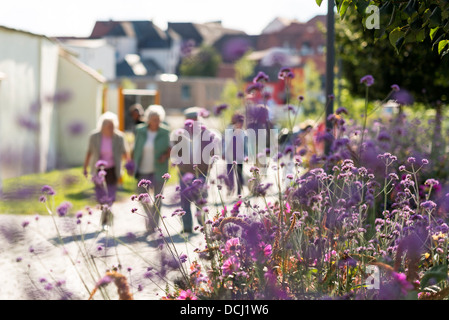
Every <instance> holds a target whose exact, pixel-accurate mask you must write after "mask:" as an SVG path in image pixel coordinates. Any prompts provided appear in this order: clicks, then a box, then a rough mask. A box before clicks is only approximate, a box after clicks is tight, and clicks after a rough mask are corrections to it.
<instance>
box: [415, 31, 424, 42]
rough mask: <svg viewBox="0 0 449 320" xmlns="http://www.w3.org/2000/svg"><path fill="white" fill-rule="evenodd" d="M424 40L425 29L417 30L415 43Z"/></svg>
mask: <svg viewBox="0 0 449 320" xmlns="http://www.w3.org/2000/svg"><path fill="white" fill-rule="evenodd" d="M425 38H426V30H425V29H421V30H419V31H418V33H417V34H416V41H417V42H423V41H424V39H425Z"/></svg>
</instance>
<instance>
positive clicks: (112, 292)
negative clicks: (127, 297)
mask: <svg viewBox="0 0 449 320" xmlns="http://www.w3.org/2000/svg"><path fill="white" fill-rule="evenodd" d="M220 172H222V171H221V169H219V170H215V171H214V172H211V177H215V178H216V177H217V175H218V174H219V173H220ZM273 176H274V175H273V174H270V173H268V174H267V178H268V179H269V180H270V179H271V178H270V177H273ZM211 179H212V180H213V179H214V178H211ZM273 182H274V181H273ZM174 188H175V187H174V186H173V187H168V188H166V189H165V190H164V197H165V199H164V205H163V206H162V211H161V213H162V215H163V216H165V219H164V222H165V224H162V223H159V227H160V228H162V234H163V236H164V237H163V238H164V239H165V242H168V243H169V244H170V248H171V250H176V255H177V256H178V257H179V255H181V254H187V256H188V260H187V262H186V263H185V264H184V266H185V268H188V266H189V265H190V262H192V259H196V258H197V254H196V253H195V252H194V250H195V249H196V248H204V246H205V244H206V242H205V239H204V235H203V234H202V233H201V232H200V231H194V233H192V234H188V235H187V236H186V235H184V234H182V233H181V230H182V223H181V218H180V217H178V216H173V217H172V213H173V211H174V210H175V209H176V208H179V205H178V204H177V202H176V200H174V197H173V193H174V192H175V191H174ZM244 192H245V193H246V194H247V192H248V190H247V188H246V187H245V188H244ZM225 193H226V192H222V193H221V195H219V194H218V191H217V188H214V187H213V188H210V189H209V199H208V206H209V208H211V206H212V208H213V204H217V205H218V206H219V207H220V208H221V203H222V202H221V201H222V200H223V201H224V203H225V205H227V206H228V208H230V207H232V204H233V201H235V197H234V198H232V197H228V196H227V195H226V194H225ZM255 200H256V199H255V198H253V199H252V200H251V201H252V203H254V202H253V201H255ZM260 201H261V200H260ZM260 204H262V205H263V203H260ZM37 205H41V206H42V209H41V210H38V211H39V212H41V214H40V215H39V216H38V219H37V220H36V217H33V216H17V215H9V214H0V299H2V300H37V299H46V300H49V299H61V298H64V297H66V292H69V293H70V294H71V295H70V298H72V299H88V298H89V293H90V292H91V290H93V288H94V287H95V284H96V283H97V282H98V281H99V280H100V279H101V278H102V277H103V276H104V275H105V272H106V271H107V270H111V268H114V267H118V266H121V269H120V270H119V271H120V273H122V274H123V275H125V276H126V277H127V280H128V283H129V284H130V287H131V288H132V293H133V297H134V299H136V300H153V299H160V298H161V297H162V296H165V293H164V290H165V289H166V286H167V283H168V284H170V285H172V284H173V280H174V279H176V278H179V276H180V272H179V271H176V272H174V271H171V272H168V273H166V274H164V275H163V278H161V276H162V275H160V274H159V275H158V274H156V272H155V270H160V266H161V261H162V260H161V259H162V258H164V259H168V258H170V257H172V255H171V254H170V252H169V251H168V250H167V249H168V247H169V246H168V245H165V246H164V247H165V249H164V250H161V249H160V248H159V245H160V243H161V239H162V237H161V236H160V235H159V234H151V235H148V234H146V230H145V218H144V217H143V216H142V215H141V214H142V213H143V210H142V208H141V207H140V204H139V203H137V202H133V201H131V200H129V201H125V202H118V203H115V204H114V205H113V206H112V212H113V215H114V223H113V226H112V227H111V228H110V229H109V230H107V231H102V229H101V226H100V225H99V222H100V215H101V211H100V210H99V209H98V208H94V209H93V210H92V213H91V214H90V215H89V214H88V213H87V211H85V212H84V213H83V217H82V218H81V219H80V221H81V223H80V224H77V223H76V218H75V217H73V216H71V217H63V218H61V217H57V216H56V217H54V219H53V217H52V216H50V215H49V214H48V213H46V212H45V207H44V206H43V205H42V204H40V203H37ZM132 208H137V209H138V211H137V212H136V213H132V212H131V209H132ZM213 211H214V210H211V212H213ZM192 212H193V213H194V212H195V210H192ZM215 212H216V211H215ZM24 224H26V226H25V227H24V226H23V225H24ZM194 226H198V223H197V222H195V223H194ZM58 232H59V234H58ZM152 267H153V268H154V269H151V268H152ZM129 268H131V269H130V271H129V270H128V269H129ZM148 268H150V270H149V269H148ZM187 272H188V270H187ZM80 279H83V281H81V280H80ZM83 282H84V284H83ZM93 298H94V299H109V298H110V299H117V298H118V295H117V288H116V287H115V285H114V284H112V283H110V284H109V285H107V286H105V289H104V290H101V291H100V290H99V291H97V292H96V293H95V295H94V297H93Z"/></svg>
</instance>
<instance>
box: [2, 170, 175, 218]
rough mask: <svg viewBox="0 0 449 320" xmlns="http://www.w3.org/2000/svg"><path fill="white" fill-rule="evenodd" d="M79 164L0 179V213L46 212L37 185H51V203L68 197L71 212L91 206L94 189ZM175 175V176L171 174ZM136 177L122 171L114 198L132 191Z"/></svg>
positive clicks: (171, 172) (126, 195) (122, 198)
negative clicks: (0, 192) (53, 192)
mask: <svg viewBox="0 0 449 320" xmlns="http://www.w3.org/2000/svg"><path fill="white" fill-rule="evenodd" d="M82 172H83V170H82V168H81V167H76V168H70V169H64V170H54V171H50V172H46V173H38V174H29V175H24V176H21V177H17V178H11V179H5V180H4V181H3V194H2V195H0V214H24V215H32V214H46V213H47V211H46V209H45V205H44V204H43V203H41V202H39V196H40V195H41V194H42V193H41V188H42V186H44V185H49V186H51V187H52V188H53V189H54V190H55V192H56V195H55V196H54V204H55V206H58V205H59V204H60V203H62V202H63V201H69V202H70V203H71V204H72V205H73V207H72V209H71V210H70V212H71V213H75V212H77V211H79V210H82V209H84V208H85V207H86V206H90V207H95V206H96V205H97V202H96V199H95V191H94V188H93V183H92V182H91V181H90V179H86V178H85V177H84V176H83V174H82ZM170 174H171V175H172V178H171V179H170V180H169V184H173V183H175V180H176V175H175V172H174V171H172V168H170ZM173 177H175V178H173ZM136 186H137V180H136V179H135V178H134V177H131V176H129V175H127V174H126V172H125V173H124V174H123V176H122V184H121V187H120V188H119V190H118V192H117V201H122V200H126V199H129V198H130V197H131V195H133V194H135V193H136Z"/></svg>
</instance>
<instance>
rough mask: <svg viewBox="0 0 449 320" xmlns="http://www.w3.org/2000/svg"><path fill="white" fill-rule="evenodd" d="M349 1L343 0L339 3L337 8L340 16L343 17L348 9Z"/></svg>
mask: <svg viewBox="0 0 449 320" xmlns="http://www.w3.org/2000/svg"><path fill="white" fill-rule="evenodd" d="M350 2H351V0H344V1H343V2H342V3H341V6H340V8H339V13H340V18H342V19H344V17H345V14H346V11H347V10H348V7H349V3H350Z"/></svg>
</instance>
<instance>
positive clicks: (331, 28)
mask: <svg viewBox="0 0 449 320" xmlns="http://www.w3.org/2000/svg"><path fill="white" fill-rule="evenodd" d="M326 37H327V41H326V42H327V43H326V119H325V121H326V129H327V130H330V129H332V123H331V122H330V121H328V120H327V118H328V117H329V115H331V114H332V113H334V66H335V44H334V42H335V16H334V0H328V1H327V28H326ZM330 146H331V142H330V141H328V139H325V149H324V153H325V155H328V154H329V151H330Z"/></svg>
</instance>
